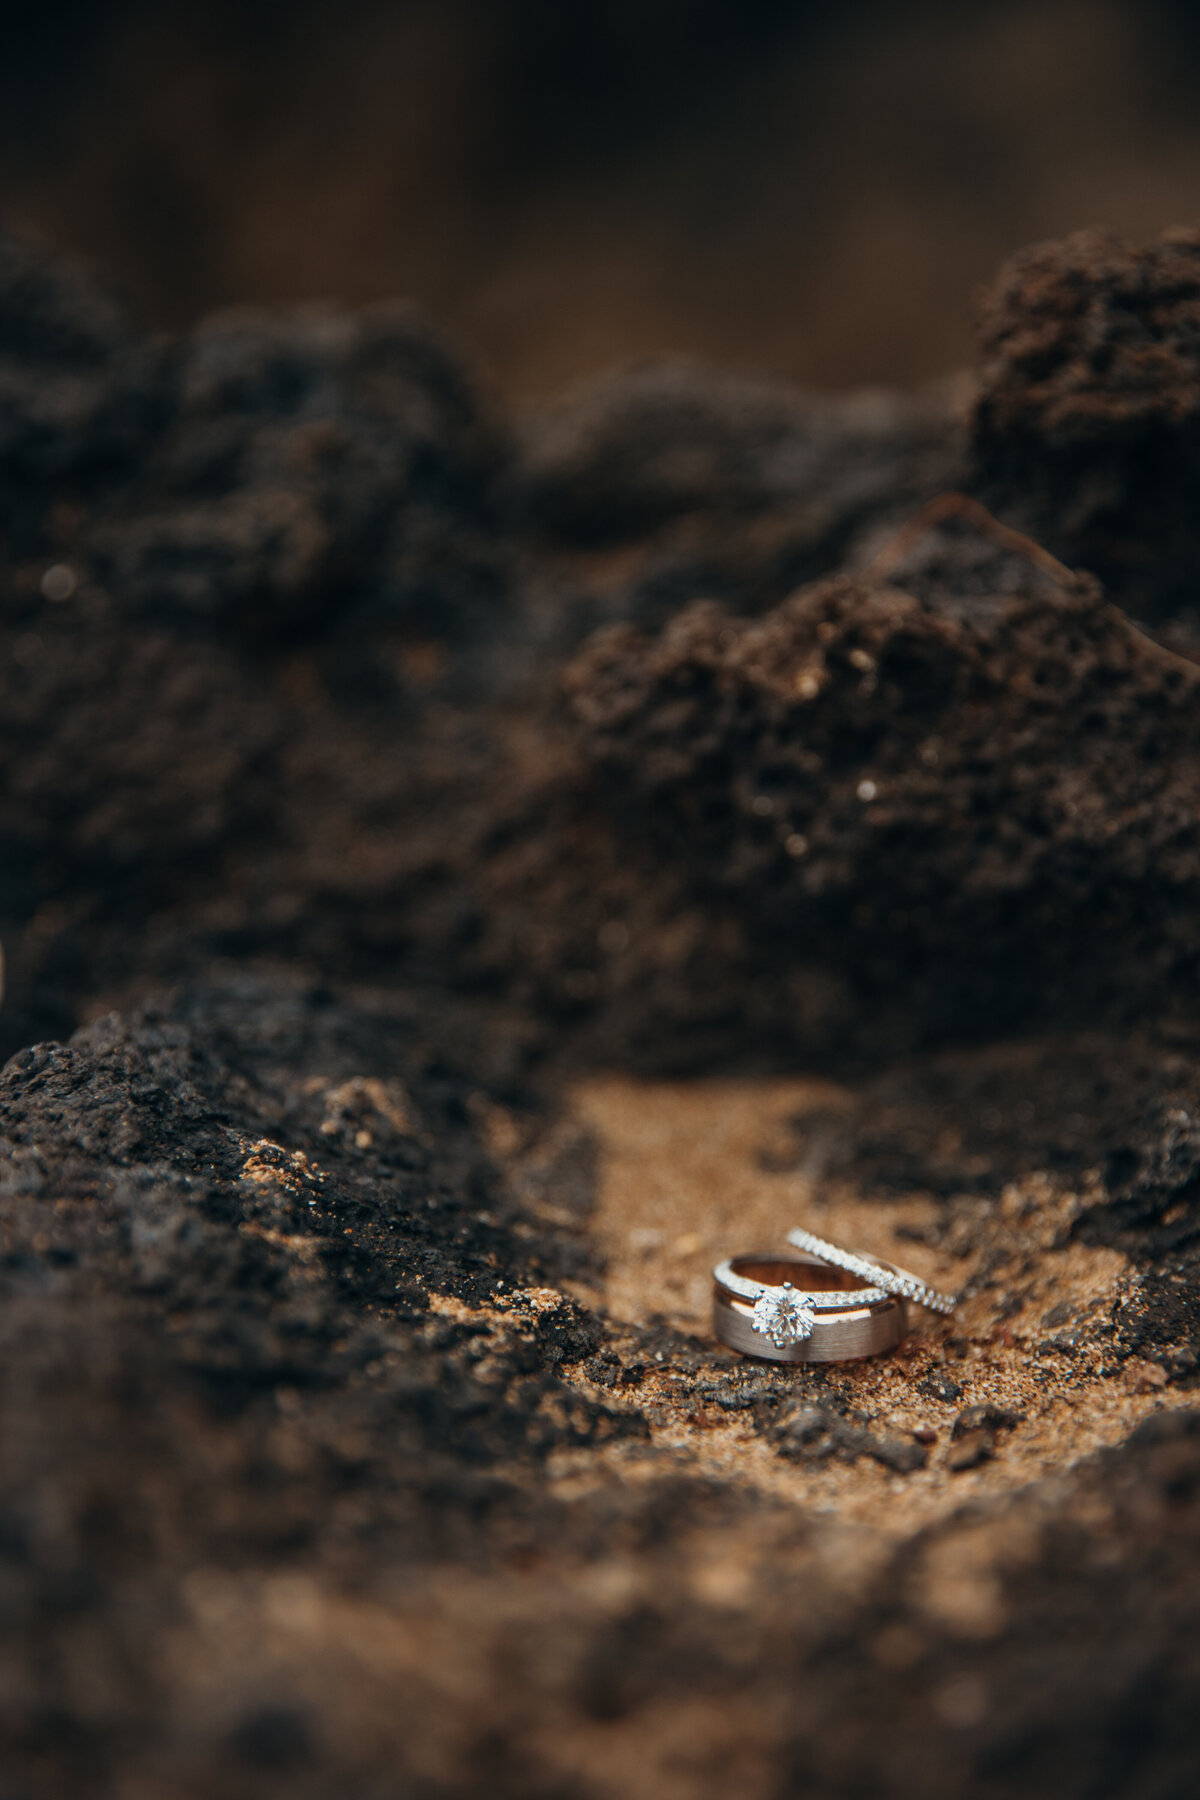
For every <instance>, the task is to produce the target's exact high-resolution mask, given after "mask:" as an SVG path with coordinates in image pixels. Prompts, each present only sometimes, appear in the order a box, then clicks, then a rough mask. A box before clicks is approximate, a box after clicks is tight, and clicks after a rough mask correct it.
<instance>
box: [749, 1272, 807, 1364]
mask: <svg viewBox="0 0 1200 1800" xmlns="http://www.w3.org/2000/svg"><path fill="white" fill-rule="evenodd" d="M815 1322H816V1321H815V1317H814V1314H813V1311H812V1308H811V1307H809V1306H806V1305H805V1304H804V1302H803V1301H802V1300H801V1298H800V1296H799V1294H797V1293H796V1292H795V1291H794V1290H793V1288H792V1284H791V1282H790V1281H786V1282H785V1283H784V1284H783V1287H782V1288H777V1289H776V1290H775V1291H774V1292H773V1293H771V1292H767V1293H765V1294H760V1295H759V1296H758V1299H757V1300H756V1301H755V1302H754V1311H753V1313H752V1314H751V1323H752V1324H753V1326H754V1329H755V1331H757V1332H758V1333H759V1334H760V1335H761V1336H762V1337H768V1338H770V1340H771V1342H772V1343H773V1344H774V1346H775V1348H776V1349H777V1350H786V1349H787V1348H788V1346H789V1344H798V1343H800V1342H801V1341H802V1340H803V1339H804V1338H806V1337H811V1336H812V1328H813V1325H814V1324H815Z"/></svg>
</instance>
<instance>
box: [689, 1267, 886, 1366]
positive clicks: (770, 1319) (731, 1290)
mask: <svg viewBox="0 0 1200 1800" xmlns="http://www.w3.org/2000/svg"><path fill="white" fill-rule="evenodd" d="M850 1276H851V1272H850V1271H846V1270H842V1269H836V1268H832V1267H830V1266H829V1265H828V1264H825V1263H823V1262H821V1261H820V1260H819V1259H817V1258H816V1257H810V1256H771V1255H769V1254H765V1253H764V1254H761V1255H756V1256H737V1257H734V1258H732V1259H731V1260H729V1261H726V1262H722V1263H718V1264H717V1266H716V1268H715V1269H714V1270H713V1281H714V1287H713V1331H714V1332H715V1334H716V1336H717V1337H718V1338H720V1340H721V1342H722V1343H723V1344H728V1345H729V1347H730V1348H731V1349H733V1350H740V1351H741V1352H742V1354H743V1355H745V1356H759V1357H765V1358H766V1359H767V1360H768V1361H771V1362H788V1363H800V1362H805V1363H808V1362H812V1363H817V1362H843V1361H848V1360H850V1359H851V1358H854V1357H859V1356H876V1355H878V1354H879V1352H880V1351H881V1350H891V1349H894V1347H895V1346H896V1345H897V1344H898V1343H899V1342H900V1340H901V1339H902V1338H903V1337H904V1336H905V1334H906V1332H907V1330H908V1314H907V1310H906V1307H905V1304H904V1301H903V1299H900V1298H898V1297H897V1296H896V1295H894V1294H889V1293H886V1292H885V1291H884V1290H883V1288H882V1287H880V1286H879V1285H875V1286H872V1287H863V1286H858V1285H855V1283H854V1281H853V1279H851V1278H850ZM800 1282H802V1283H803V1285H802V1286H800V1285H797V1283H800Z"/></svg>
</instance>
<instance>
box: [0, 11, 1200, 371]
mask: <svg viewBox="0 0 1200 1800" xmlns="http://www.w3.org/2000/svg"><path fill="white" fill-rule="evenodd" d="M5 16H6V19H7V25H6V30H5V34H4V53H3V56H2V57H0V206H2V207H3V208H4V210H5V211H6V212H7V213H8V214H9V215H12V216H15V217H16V218H17V219H19V220H23V221H24V222H25V223H26V224H28V225H31V226H33V227H35V228H36V229H38V230H39V231H41V232H43V233H45V234H47V235H49V236H52V237H53V238H55V239H57V240H58V241H60V242H62V243H64V244H68V245H72V246H74V247H76V248H78V249H81V250H84V251H86V252H89V253H91V254H93V255H94V256H96V257H98V258H100V259H102V260H103V261H105V262H106V263H107V264H108V265H109V266H110V268H112V269H114V270H115V272H116V273H117V275H118V277H119V278H120V279H121V281H122V282H123V283H124V285H125V287H126V288H127V290H128V291H129V292H130V293H131V294H132V296H133V297H134V299H135V300H136V302H137V303H138V305H139V306H140V307H141V309H142V311H143V312H144V314H145V315H147V316H148V317H149V318H150V319H152V320H154V321H157V322H163V323H168V324H170V323H177V322H181V321H184V320H187V319H189V318H191V317H193V316H195V315H196V314H198V313H200V312H203V311H206V310H208V309H210V308H212V307H214V306H218V305H222V304H225V303H229V302H235V301H243V300H279V299H289V298H294V297H311V296H320V297H328V298H341V299H346V300H358V299H366V298H370V297H374V296H378V295H384V294H387V295H391V294H411V295H414V296H416V297H417V298H418V299H420V300H421V301H422V302H423V303H424V305H425V306H426V307H427V308H428V309H429V311H430V312H431V313H432V314H433V315H434V316H435V318H436V319H437V320H438V321H439V322H441V323H442V324H444V325H447V326H449V327H450V328H452V329H453V330H455V331H456V332H458V333H459V334H460V335H462V336H463V337H465V338H467V339H468V340H471V341H473V342H474V344H475V345H476V346H477V347H478V348H479V349H480V350H481V351H482V353H483V356H484V358H485V360H486V362H487V363H488V364H489V365H490V367H491V369H492V371H493V373H494V375H495V376H496V377H497V378H498V379H499V381H500V382H501V383H502V384H503V385H504V386H505V387H506V388H508V389H509V390H510V391H512V392H514V393H516V394H539V393H543V392H545V391H547V390H550V389H554V388H557V387H559V386H561V385H562V384H564V383H566V382H569V381H571V380H572V379H574V378H577V377H581V376H586V375H588V374H590V373H593V372H595V371H597V370H598V369H600V368H603V367H606V366H608V365H610V364H611V363H613V362H614V361H620V360H624V359H626V358H629V357H631V356H639V355H645V354H653V353H655V352H661V351H683V352H689V353H693V354H697V355H702V356H705V357H709V358H714V359H717V360H720V361H723V362H729V363H736V364H741V365H747V364H750V365H756V366H760V367H769V368H773V369H777V370H780V371H783V372H785V373H788V374H791V375H795V376H799V377H800V378H802V379H803V380H805V381H808V382H812V383H816V384H819V385H826V386H837V385H842V384H846V383H851V382H861V381H912V380H917V379H920V378H922V377H925V376H928V375H931V374H934V373H937V372H939V371H941V370H943V369H946V368H948V367H953V366H955V365H956V364H959V363H961V362H963V361H964V360H965V359H967V357H968V356H969V354H970V346H971V322H970V321H971V305H970V293H971V289H972V287H973V285H974V284H975V283H977V282H979V281H981V280H985V279H987V278H988V277H989V276H990V274H991V273H992V271H993V270H994V268H995V266H996V264H997V263H998V262H999V261H1000V260H1001V259H1002V258H1003V257H1004V256H1005V255H1007V254H1008V253H1009V252H1010V251H1011V250H1013V249H1015V248H1016V247H1018V246H1019V245H1021V244H1023V243H1026V242H1029V241H1031V240H1034V239H1038V238H1044V237H1047V236H1055V235H1059V234H1061V233H1063V232H1065V231H1068V230H1071V229H1073V228H1075V227H1077V226H1080V225H1084V224H1092V223H1106V224H1111V225H1113V226H1115V227H1117V228H1118V229H1120V230H1122V231H1123V232H1125V233H1127V234H1129V235H1130V236H1132V237H1134V238H1146V237H1150V236H1152V235H1154V234H1156V233H1157V232H1158V231H1159V230H1160V229H1161V228H1162V227H1163V226H1164V225H1166V224H1168V223H1171V222H1173V221H1177V220H1182V219H1190V218H1194V217H1196V216H1197V215H1198V214H1200V106H1198V104H1197V76H1198V74H1200V6H1196V5H1194V4H1188V3H1185V0H971V4H969V5H963V4H962V0H957V3H955V0H947V3H944V4H943V3H940V0H910V3H909V4H905V5H888V4H884V3H883V0H841V4H838V5H812V4H803V3H797V0H793V3H792V4H786V3H785V0H341V4H339V5H337V6H330V5H320V4H315V3H314V0H288V3H287V4H283V3H282V0H191V3H190V4H188V5H186V6H178V5H171V4H164V0H73V3H71V0H40V3H38V0H16V3H15V4H13V3H12V0H10V5H9V6H8V7H7V8H6V9H5Z"/></svg>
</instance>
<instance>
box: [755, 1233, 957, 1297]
mask: <svg viewBox="0 0 1200 1800" xmlns="http://www.w3.org/2000/svg"><path fill="white" fill-rule="evenodd" d="M787 1237H788V1243H789V1244H794V1245H795V1246H796V1249H797V1250H802V1251H804V1253H805V1254H806V1255H808V1256H816V1257H819V1258H820V1260H821V1261H822V1262H824V1263H829V1264H830V1266H831V1267H832V1268H835V1269H844V1270H845V1271H846V1273H847V1274H850V1275H857V1276H859V1277H860V1278H861V1279H862V1280H863V1281H869V1282H872V1283H873V1284H874V1285H875V1286H876V1287H878V1288H882V1289H883V1290H884V1292H885V1293H888V1294H895V1295H896V1297H897V1299H900V1300H913V1301H915V1302H916V1304H917V1305H918V1306H927V1307H928V1308H929V1310H930V1311H931V1312H936V1313H952V1312H953V1311H954V1309H955V1307H956V1306H957V1305H958V1297H957V1295H955V1294H941V1293H939V1292H938V1290H937V1288H932V1287H930V1286H929V1284H928V1283H927V1282H924V1281H921V1280H920V1279H919V1277H917V1276H916V1275H910V1274H909V1272H908V1270H907V1269H897V1268H895V1267H894V1266H893V1265H892V1264H890V1263H885V1262H881V1261H880V1260H879V1258H878V1257H875V1256H868V1255H866V1254H861V1253H856V1252H855V1251H853V1250H843V1249H842V1248H841V1246H840V1245H839V1244H831V1243H830V1242H829V1241H828V1239H826V1238H821V1237H818V1236H817V1235H816V1233H815V1232H813V1231H804V1230H801V1229H800V1228H799V1227H797V1229H796V1230H795V1231H789V1232H788V1234H787Z"/></svg>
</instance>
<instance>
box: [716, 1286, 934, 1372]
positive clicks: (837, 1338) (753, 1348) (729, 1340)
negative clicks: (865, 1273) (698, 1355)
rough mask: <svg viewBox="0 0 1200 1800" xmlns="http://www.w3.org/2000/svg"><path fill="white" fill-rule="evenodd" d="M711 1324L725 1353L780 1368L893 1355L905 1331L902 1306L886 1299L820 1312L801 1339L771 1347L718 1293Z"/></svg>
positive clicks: (733, 1302)
mask: <svg viewBox="0 0 1200 1800" xmlns="http://www.w3.org/2000/svg"><path fill="white" fill-rule="evenodd" d="M712 1322H713V1332H714V1334H715V1335H716V1336H717V1337H718V1338H719V1339H720V1340H721V1342H722V1343H723V1344H728V1345H729V1348H730V1349H731V1350H739V1351H741V1353H742V1355H743V1356H757V1357H761V1358H763V1359H765V1360H766V1361H768V1362H781V1363H826V1362H850V1361H853V1360H854V1359H855V1358H857V1357H860V1356H878V1355H879V1354H880V1352H881V1351H884V1350H894V1349H895V1347H896V1345H897V1344H898V1343H899V1342H900V1341H901V1339H902V1338H903V1337H905V1336H906V1334H907V1332H908V1314H907V1311H906V1309H905V1304H904V1301H903V1300H895V1299H888V1300H883V1301H881V1302H878V1303H877V1304H876V1305H874V1306H855V1307H851V1308H849V1309H848V1310H847V1311H845V1312H840V1313H824V1314H822V1316H821V1317H820V1318H819V1319H817V1320H816V1321H815V1322H814V1324H813V1328H812V1331H811V1332H810V1333H809V1335H808V1336H807V1337H805V1338H799V1339H797V1340H796V1341H795V1342H794V1343H791V1344H776V1343H774V1342H772V1340H771V1339H770V1338H769V1337H766V1336H764V1335H763V1333H761V1332H760V1331H758V1330H757V1329H756V1327H755V1324H754V1319H753V1312H752V1309H751V1307H750V1305H749V1303H748V1302H747V1301H745V1300H738V1299H735V1298H734V1297H733V1296H732V1295H727V1294H724V1293H722V1292H721V1290H720V1289H715V1290H714V1292H713V1308H712Z"/></svg>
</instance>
